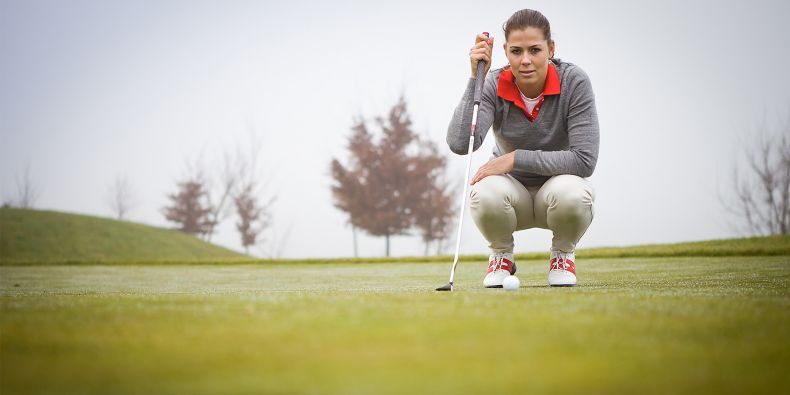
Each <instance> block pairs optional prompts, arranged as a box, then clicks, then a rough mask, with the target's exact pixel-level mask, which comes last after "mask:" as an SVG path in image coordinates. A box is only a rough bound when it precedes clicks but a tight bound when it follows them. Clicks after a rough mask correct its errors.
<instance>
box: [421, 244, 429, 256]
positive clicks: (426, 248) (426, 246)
mask: <svg viewBox="0 0 790 395" xmlns="http://www.w3.org/2000/svg"><path fill="white" fill-rule="evenodd" d="M429 244H430V243H429V242H427V241H426V242H425V252H424V253H423V254H422V255H423V256H428V245H429Z"/></svg>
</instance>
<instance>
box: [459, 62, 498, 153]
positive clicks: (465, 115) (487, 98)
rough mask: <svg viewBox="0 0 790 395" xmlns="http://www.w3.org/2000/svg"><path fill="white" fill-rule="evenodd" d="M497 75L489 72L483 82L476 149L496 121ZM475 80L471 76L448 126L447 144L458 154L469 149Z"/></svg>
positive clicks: (475, 149) (478, 113)
mask: <svg viewBox="0 0 790 395" xmlns="http://www.w3.org/2000/svg"><path fill="white" fill-rule="evenodd" d="M496 81H497V80H496V76H495V75H494V73H488V76H486V79H485V82H484V83H483V95H482V98H481V100H480V108H479V109H478V111H477V130H476V132H475V143H474V148H473V150H474V151H477V149H478V148H480V146H481V145H483V140H484V139H485V137H486V134H488V130H489V129H491V125H492V124H493V123H494V111H495V105H496ZM474 94H475V80H474V78H470V79H469V81H467V83H466V90H464V95H463V96H462V97H461V102H460V103H458V106H456V107H455V112H454V113H453V118H452V119H451V120H450V126H449V127H448V128H447V145H448V146H449V147H450V150H451V151H453V152H454V153H456V154H458V155H466V154H467V153H468V150H469V135H470V133H471V130H472V109H473V107H474V104H475V103H474Z"/></svg>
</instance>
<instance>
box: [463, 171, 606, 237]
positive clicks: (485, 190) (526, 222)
mask: <svg viewBox="0 0 790 395" xmlns="http://www.w3.org/2000/svg"><path fill="white" fill-rule="evenodd" d="M594 201H595V192H594V191H593V188H592V184H590V181H588V180H587V179H585V178H581V177H578V176H574V175H569V174H565V175H559V176H554V177H551V178H550V179H549V180H548V181H546V182H545V183H544V184H543V185H542V186H540V187H529V188H527V187H524V185H522V184H521V183H520V182H518V181H517V180H516V179H515V178H513V177H512V176H510V175H509V174H505V175H497V176H488V177H486V178H484V179H482V180H480V181H478V182H477V183H476V184H475V185H472V191H471V194H470V202H469V207H470V209H471V213H472V218H473V219H474V221H475V224H476V225H477V228H478V229H480V232H481V233H482V234H483V237H485V238H486V240H488V242H489V243H490V244H489V247H490V248H491V251H492V252H513V232H515V231H518V230H523V229H529V228H543V229H550V230H551V231H552V232H554V238H553V239H552V248H555V249H559V250H560V251H564V252H571V251H574V250H575V249H576V243H578V242H579V239H581V237H582V235H584V232H586V231H587V228H588V227H589V226H590V223H592V219H593V202H594Z"/></svg>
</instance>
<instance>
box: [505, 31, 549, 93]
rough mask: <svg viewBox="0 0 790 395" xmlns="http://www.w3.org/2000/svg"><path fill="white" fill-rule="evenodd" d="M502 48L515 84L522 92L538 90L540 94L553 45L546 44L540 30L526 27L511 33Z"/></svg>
mask: <svg viewBox="0 0 790 395" xmlns="http://www.w3.org/2000/svg"><path fill="white" fill-rule="evenodd" d="M504 46H505V53H506V54H507V60H508V63H510V68H511V70H512V71H513V76H514V77H515V79H516V84H517V85H518V86H519V88H522V90H523V89H524V88H526V87H530V88H532V89H531V90H536V89H538V88H539V91H538V94H540V91H542V89H543V85H544V83H545V82H546V73H547V72H548V69H549V58H550V57H551V56H552V55H553V54H554V43H553V42H552V43H549V42H547V41H546V38H545V37H544V36H543V32H542V31H541V30H540V29H538V28H536V27H528V28H526V29H520V30H513V31H511V32H510V34H509V35H508V38H507V42H506V43H505V44H504ZM526 93H527V92H525V94H526Z"/></svg>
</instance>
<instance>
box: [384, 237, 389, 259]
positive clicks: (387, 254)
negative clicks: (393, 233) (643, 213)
mask: <svg viewBox="0 0 790 395" xmlns="http://www.w3.org/2000/svg"><path fill="white" fill-rule="evenodd" d="M384 237H385V238H386V239H387V252H386V256H387V257H389V256H390V234H389V233H387V234H386V235H385V236H384Z"/></svg>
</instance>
